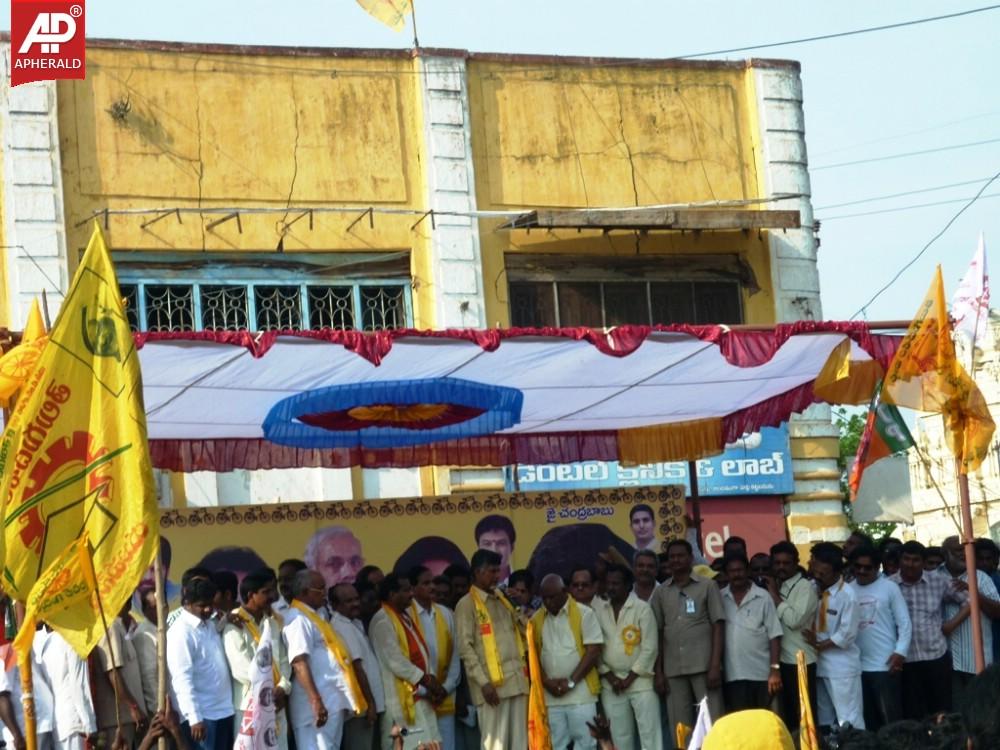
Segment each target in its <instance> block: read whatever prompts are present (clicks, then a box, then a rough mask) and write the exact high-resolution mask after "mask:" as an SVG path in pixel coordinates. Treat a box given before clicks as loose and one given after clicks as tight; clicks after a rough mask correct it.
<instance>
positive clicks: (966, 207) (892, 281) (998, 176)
mask: <svg viewBox="0 0 1000 750" xmlns="http://www.w3.org/2000/svg"><path fill="white" fill-rule="evenodd" d="M997 179H1000V172H997V173H996V174H995V175H993V176H992V177H991V178H990V179H989V181H988V182H986V183H985V184H984V185H983V186H982V187H981V188H979V192H978V193H976V194H975V195H974V196H972V199H971V200H969V201H968V202H967V203H966V204H965V205H964V206H962V207H961V208H960V209H958V211H957V212H956V213H955V215H954V216H952V217H951V218H950V219H948V223H947V224H945V225H944V227H942V229H941V231H939V232H938V233H937V234H935V235H934V236H933V237H931V239H930V241H929V242H928V243H927V244H926V245H924V246H923V247H922V248H920V252H918V253H917V254H916V255H914V256H913V257H912V258H910V260H909V261H907V262H906V263H905V264H904V265H903V267H902V268H900V269H899V270H898V271H897V272H896V275H895V276H893V277H892V278H891V279H889V283H887V284H886V285H885V286H883V287H882V288H881V289H879V290H878V291H877V292H875V294H874V295H872V298H871V299H870V300H868V301H867V302H866V303H865V304H863V305H862V306H861V307H860V308H858V310H857V312H855V313H854V315H852V316H851V317H850V318H849V319H850V320H854V319H855V318H856V317H858V315H861V314H863V313H864V312H865V311H866V310H867V308H868V307H869V306H870V305H871V304H872V303H873V302H874V301H875V300H877V299H878V298H879V297H881V296H882V293H883V292H885V291H886V290H887V289H888V288H889V287H891V286H892V285H893V284H895V283H896V281H897V280H898V279H899V277H900V276H902V275H903V273H904V272H905V271H906V269H908V268H909V267H910V266H912V265H913V264H914V263H916V262H917V261H918V260H919V259H920V256H922V255H923V254H924V253H925V252H927V248H929V247H930V246H931V245H933V244H934V243H935V242H937V241H938V239H940V238H941V236H942V235H944V233H945V232H947V231H948V230H949V229H950V228H951V225H952V224H954V223H955V222H956V221H958V217H959V216H961V215H962V214H964V213H965V212H966V211H967V210H969V209H970V208H971V207H972V205H973V204H974V203H975V202H976V201H978V200H979V198H980V197H981V196H982V195H983V193H985V192H986V188H988V187H989V186H990V185H992V184H993V183H994V182H996V180H997Z"/></svg>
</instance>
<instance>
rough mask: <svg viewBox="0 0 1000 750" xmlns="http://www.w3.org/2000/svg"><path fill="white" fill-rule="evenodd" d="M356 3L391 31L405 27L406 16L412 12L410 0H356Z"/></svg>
mask: <svg viewBox="0 0 1000 750" xmlns="http://www.w3.org/2000/svg"><path fill="white" fill-rule="evenodd" d="M358 5H360V6H361V7H362V8H364V9H365V11H367V13H368V14H369V15H370V16H371V17H372V18H374V19H376V20H378V21H381V22H382V23H384V24H385V25H386V26H388V27H389V28H390V29H392V30H393V31H402V30H403V29H405V28H406V16H408V15H409V14H411V13H413V4H412V3H411V2H410V0H358Z"/></svg>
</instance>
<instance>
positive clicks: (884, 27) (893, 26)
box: [679, 5, 1000, 58]
mask: <svg viewBox="0 0 1000 750" xmlns="http://www.w3.org/2000/svg"><path fill="white" fill-rule="evenodd" d="M998 8H1000V5H986V6H983V7H981V8H970V9H969V10H962V11H958V12H956V13H947V14H945V15H941V16H929V17H927V18H915V19H913V20H911V21H899V22H897V23H887V24H883V25H882V26H869V27H867V28H863V29H852V30H851V31H838V32H836V33H833V34H820V35H819V36H807V37H802V38H800V39H789V40H787V41H784V42H770V43H768V44H754V45H751V46H748V47H733V48H732V49H720V50H713V51H711V52H697V53H695V54H693V55H680V56H679V57H681V58H691V57H712V56H713V55H728V54H731V53H733V52H747V51H749V50H753V49H770V48H772V47H787V46H788V45H790V44H804V43H806V42H821V41H825V40H827V39H839V38H841V37H845V36H856V35H858V34H871V33H872V32H875V31H888V30H890V29H901V28H903V27H905V26H917V25H918V24H922V23H931V22H933V21H945V20H948V19H950V18H959V17H961V16H971V15H972V14H974V13H984V12H986V11H989V10H997V9H998Z"/></svg>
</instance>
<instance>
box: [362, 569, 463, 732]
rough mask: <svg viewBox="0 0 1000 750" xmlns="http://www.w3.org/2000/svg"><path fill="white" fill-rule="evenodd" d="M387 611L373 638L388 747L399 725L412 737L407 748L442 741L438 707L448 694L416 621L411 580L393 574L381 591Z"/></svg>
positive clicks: (376, 620) (377, 619)
mask: <svg viewBox="0 0 1000 750" xmlns="http://www.w3.org/2000/svg"><path fill="white" fill-rule="evenodd" d="M378 593H379V599H381V600H382V608H381V609H380V610H379V611H378V612H376V613H375V616H374V617H373V618H372V621H371V625H369V626H368V634H369V636H370V637H371V641H372V648H373V649H375V655H376V656H377V657H378V663H379V667H380V668H381V670H382V686H383V688H384V689H385V714H384V715H383V716H382V747H390V746H391V745H392V738H391V737H390V731H391V729H392V726H393V724H398V725H399V726H400V727H403V728H405V729H406V730H407V732H409V733H410V736H407V737H406V738H405V739H404V741H403V747H404V748H406V749H407V750H409V748H415V747H416V746H417V745H418V744H420V743H424V742H429V741H433V740H436V741H440V740H441V734H440V732H438V725H437V714H436V712H435V710H434V709H435V706H437V705H439V704H441V703H442V702H443V701H444V699H445V697H446V696H447V694H446V693H445V691H444V689H442V687H441V683H440V682H438V680H437V677H435V676H434V675H435V671H436V666H435V665H434V664H433V663H432V662H431V656H430V650H429V649H428V648H427V642H426V641H425V640H424V636H423V634H422V633H421V632H420V629H419V628H418V627H417V625H416V624H415V623H414V622H413V621H412V620H411V619H410V605H411V604H412V603H413V588H412V587H411V586H410V580H409V579H408V578H406V577H405V576H400V575H397V574H395V573H390V574H389V575H387V576H386V577H385V578H383V579H382V581H381V582H380V583H379V585H378Z"/></svg>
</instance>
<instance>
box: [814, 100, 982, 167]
mask: <svg viewBox="0 0 1000 750" xmlns="http://www.w3.org/2000/svg"><path fill="white" fill-rule="evenodd" d="M997 115H1000V110H995V111H993V112H983V113H982V114H978V115H971V116H969V117H960V118H959V119H957V120H948V121H947V122H941V123H938V124H937V125H931V126H930V127H927V128H920V130H907V131H905V132H903V133H896V134H895V135H887V136H885V137H883V138H873V139H872V140H870V141H859V142H858V143H852V144H850V145H848V146H838V147H837V148H831V149H827V150H826V151H817V152H814V153H813V156H828V155H830V154H839V153H842V152H844V151H851V150H853V149H856V148H861V147H862V146H871V145H873V144H875V143H885V142H887V141H898V140H899V139H900V138H909V137H910V136H911V135H922V134H924V133H932V132H934V131H935V130H943V129H944V128H950V127H951V126H952V125H959V124H961V123H963V122H970V121H972V120H982V119H983V118H985V117H996V116H997Z"/></svg>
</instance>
